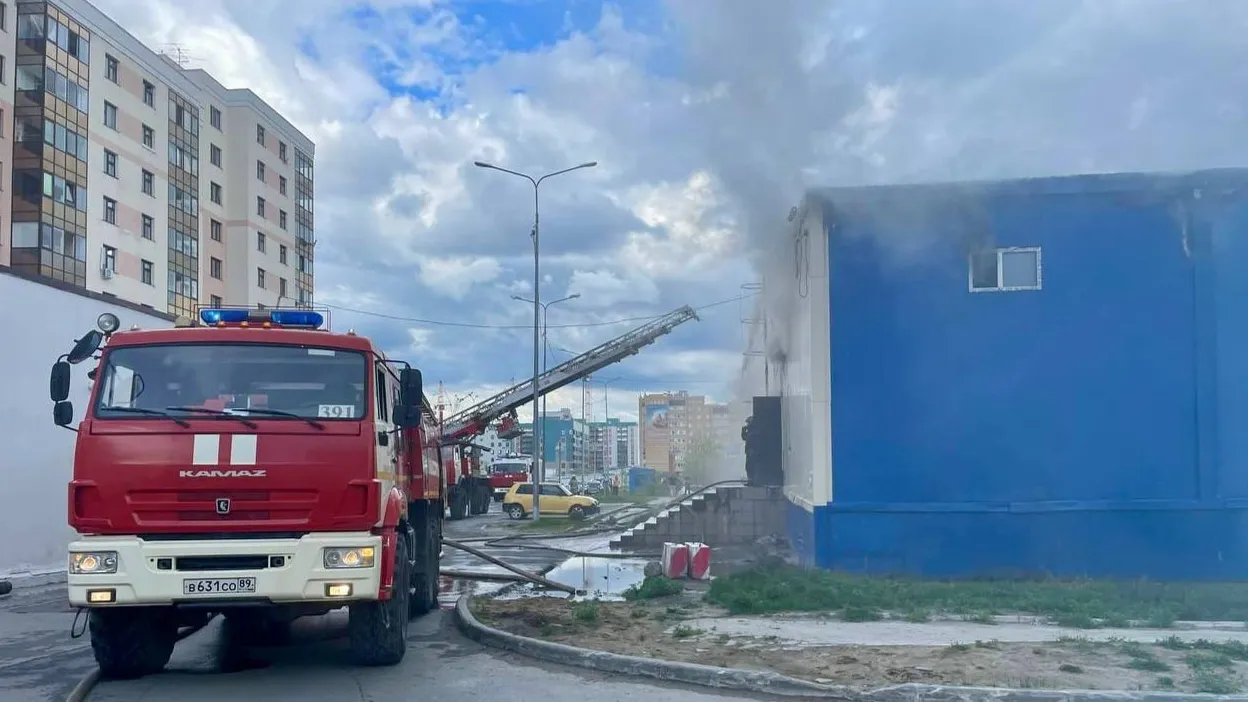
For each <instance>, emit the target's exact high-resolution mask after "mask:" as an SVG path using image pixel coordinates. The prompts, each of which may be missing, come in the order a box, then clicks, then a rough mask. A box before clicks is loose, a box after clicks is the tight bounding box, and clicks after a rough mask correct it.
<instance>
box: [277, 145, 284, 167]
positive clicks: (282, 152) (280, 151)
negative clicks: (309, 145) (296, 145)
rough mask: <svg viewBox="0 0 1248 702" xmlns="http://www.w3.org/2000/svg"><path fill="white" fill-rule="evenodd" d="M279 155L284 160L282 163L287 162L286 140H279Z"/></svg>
mask: <svg viewBox="0 0 1248 702" xmlns="http://www.w3.org/2000/svg"><path fill="white" fill-rule="evenodd" d="M277 157H278V158H280V159H281V160H282V163H286V142H284V141H279V142H277Z"/></svg>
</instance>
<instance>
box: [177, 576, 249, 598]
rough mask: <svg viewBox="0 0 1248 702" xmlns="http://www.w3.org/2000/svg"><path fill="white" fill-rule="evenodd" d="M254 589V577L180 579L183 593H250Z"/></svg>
mask: <svg viewBox="0 0 1248 702" xmlns="http://www.w3.org/2000/svg"><path fill="white" fill-rule="evenodd" d="M255 591H256V579H255V578H201V579H196V580H183V581H182V594H184V595H250V594H254V593H255Z"/></svg>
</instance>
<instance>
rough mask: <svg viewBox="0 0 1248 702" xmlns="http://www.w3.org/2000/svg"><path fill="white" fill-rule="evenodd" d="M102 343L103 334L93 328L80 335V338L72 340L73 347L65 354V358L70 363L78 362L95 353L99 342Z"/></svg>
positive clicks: (98, 347) (98, 348)
mask: <svg viewBox="0 0 1248 702" xmlns="http://www.w3.org/2000/svg"><path fill="white" fill-rule="evenodd" d="M103 343H104V335H103V334H102V333H100V332H98V331H96V330H95V329H92V330H91V331H89V332H87V333H86V334H83V335H82V338H81V339H79V340H77V341H76V342H74V348H72V349H70V351H69V353H67V354H65V360H66V361H69V362H70V363H72V364H75V365H76V364H79V363H82V362H83V361H85V360H87V359H88V358H91V357H92V356H93V355H95V352H96V351H99V350H100V344H103Z"/></svg>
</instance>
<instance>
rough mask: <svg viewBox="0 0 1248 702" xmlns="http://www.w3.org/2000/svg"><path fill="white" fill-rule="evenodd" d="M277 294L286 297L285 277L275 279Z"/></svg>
mask: <svg viewBox="0 0 1248 702" xmlns="http://www.w3.org/2000/svg"><path fill="white" fill-rule="evenodd" d="M277 296H278V297H286V279H285V278H278V279H277Z"/></svg>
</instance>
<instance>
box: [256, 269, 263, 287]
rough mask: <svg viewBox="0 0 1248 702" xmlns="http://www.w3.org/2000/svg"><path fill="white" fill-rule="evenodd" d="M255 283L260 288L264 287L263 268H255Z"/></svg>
mask: <svg viewBox="0 0 1248 702" xmlns="http://www.w3.org/2000/svg"><path fill="white" fill-rule="evenodd" d="M256 285H257V286H259V287H260V289H261V290H263V289H264V269H263V268H257V269H256Z"/></svg>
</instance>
